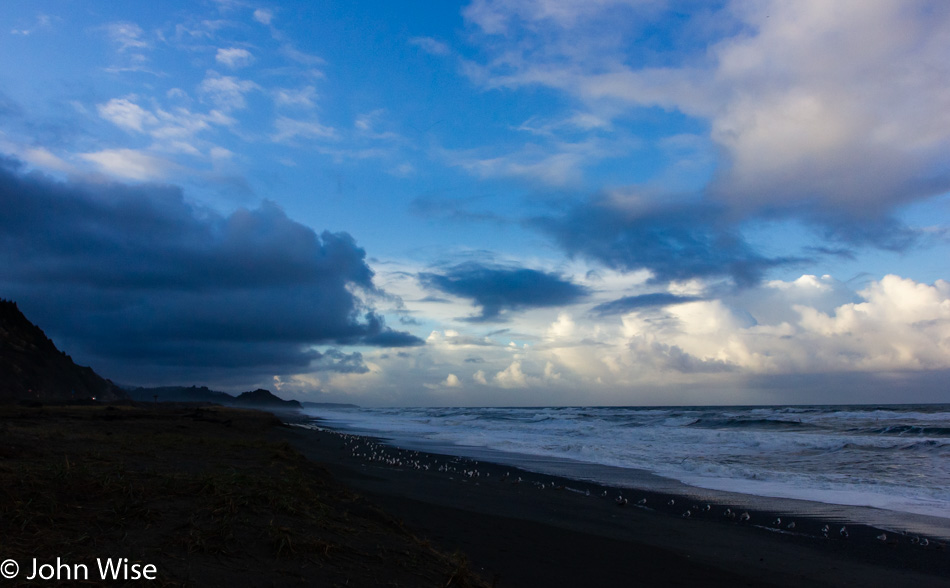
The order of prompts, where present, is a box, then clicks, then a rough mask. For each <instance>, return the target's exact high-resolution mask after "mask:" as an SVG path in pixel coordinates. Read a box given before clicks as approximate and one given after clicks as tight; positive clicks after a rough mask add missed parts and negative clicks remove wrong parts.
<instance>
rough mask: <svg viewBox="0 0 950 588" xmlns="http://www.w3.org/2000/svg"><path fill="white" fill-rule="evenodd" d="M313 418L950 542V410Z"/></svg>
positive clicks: (631, 410)
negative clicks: (821, 511) (804, 504)
mask: <svg viewBox="0 0 950 588" xmlns="http://www.w3.org/2000/svg"><path fill="white" fill-rule="evenodd" d="M310 413H311V414H312V415H314V416H317V417H320V418H321V419H323V421H324V422H325V423H327V424H328V425H330V426H332V427H334V428H338V429H340V430H345V431H349V432H353V433H360V434H366V435H373V436H377V437H382V438H385V439H387V440H389V441H390V442H391V443H392V444H394V445H398V446H402V447H408V448H415V449H425V450H429V451H434V452H441V453H447V454H451V455H460V456H466V457H474V458H477V459H486V460H491V461H495V462H500V463H508V464H511V465H516V466H521V467H524V468H525V469H529V470H535V471H543V472H545V473H552V474H558V475H562V476H566V477H569V478H574V479H582V480H590V481H594V482H599V483H606V484H616V485H631V486H640V487H643V486H650V485H651V484H652V485H653V486H654V487H657V486H656V484H657V481H656V480H657V479H659V480H661V481H662V480H668V481H674V482H676V483H679V484H684V485H686V486H688V487H689V488H694V489H707V490H710V491H721V492H729V493H739V494H742V495H748V496H758V497H773V498H783V499H795V500H802V501H809V502H810V503H818V504H825V505H846V506H854V507H872V508H873V509H875V510H878V511H881V512H880V513H878V514H881V513H891V516H889V517H888V516H876V517H871V518H876V519H878V520H876V521H871V522H877V523H879V524H880V523H881V521H884V522H886V523H888V525H889V526H890V527H892V528H894V527H900V526H901V525H900V522H907V521H917V522H919V523H920V524H918V525H917V528H919V529H925V530H927V531H929V532H931V533H934V534H938V535H941V536H943V537H950V405H900V406H897V405H883V406H771V407H763V406H755V407H659V408H656V407H651V408H638V407H552V408H321V409H319V410H312V411H310ZM644 474H648V475H647V476H644ZM660 484H661V485H662V482H661V483H660ZM657 489H666V490H670V489H671V488H670V487H665V488H657ZM835 512H837V513H838V514H842V513H846V512H847V511H842V510H838V511H835ZM851 514H852V515H854V512H851ZM867 514H868V513H867V512H865V514H864V515H858V517H859V518H860V517H862V516H863V517H864V518H868V516H867ZM901 515H905V516H901ZM914 515H921V516H916V517H915V516H914ZM846 518H847V517H846ZM850 518H855V517H854V516H851V517H850ZM861 522H866V521H861ZM903 527H904V528H906V529H912V528H913V527H914V525H912V524H905V525H903Z"/></svg>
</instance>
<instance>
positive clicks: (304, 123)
mask: <svg viewBox="0 0 950 588" xmlns="http://www.w3.org/2000/svg"><path fill="white" fill-rule="evenodd" d="M274 128H275V129H276V132H275V133H274V134H273V135H271V139H272V140H273V141H274V142H277V143H283V142H287V141H290V140H292V139H296V138H298V137H299V138H302V139H333V138H335V137H336V130H335V129H334V128H333V127H328V126H324V125H322V124H320V123H319V122H317V121H315V120H298V119H293V118H290V117H286V116H279V117H277V120H276V121H274Z"/></svg>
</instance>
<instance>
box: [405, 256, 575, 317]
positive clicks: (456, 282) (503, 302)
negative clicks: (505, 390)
mask: <svg viewBox="0 0 950 588" xmlns="http://www.w3.org/2000/svg"><path fill="white" fill-rule="evenodd" d="M419 281H420V283H421V284H422V285H423V286H424V287H426V288H431V289H435V290H438V291H440V292H444V293H446V294H451V295H453V296H458V297H460V298H468V299H471V300H472V301H473V302H474V303H475V304H476V305H478V306H480V307H481V309H482V312H481V314H480V315H479V316H477V317H473V318H472V319H471V320H472V321H476V322H481V321H494V320H499V319H501V318H502V317H501V315H502V314H503V313H506V312H509V311H519V310H526V309H530V308H544V307H551V306H561V305H565V304H573V303H575V302H579V301H580V300H582V299H584V298H585V297H586V296H587V295H588V291H587V289H586V288H585V287H583V286H579V285H577V284H575V283H573V282H571V281H570V280H567V279H564V278H562V277H561V276H558V275H556V274H552V273H547V272H543V271H539V270H534V269H528V268H519V267H502V266H488V265H482V264H479V263H476V262H466V263H462V264H459V265H456V266H454V267H451V268H448V269H447V270H446V271H444V272H443V273H433V272H423V273H420V274H419Z"/></svg>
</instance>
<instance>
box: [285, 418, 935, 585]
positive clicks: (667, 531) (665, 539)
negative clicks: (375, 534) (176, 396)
mask: <svg viewBox="0 0 950 588" xmlns="http://www.w3.org/2000/svg"><path fill="white" fill-rule="evenodd" d="M280 434H281V435H282V436H284V437H285V438H286V439H288V440H289V441H290V442H291V443H292V444H293V445H294V447H296V448H297V449H298V450H299V451H301V452H302V453H303V454H304V455H305V456H307V457H308V458H310V459H312V460H314V461H317V462H319V463H321V464H323V465H324V466H325V467H327V468H328V469H329V470H330V471H331V472H332V473H333V474H334V476H335V477H336V478H337V479H339V480H340V481H342V482H343V483H345V484H346V485H347V486H349V487H350V488H352V489H353V490H355V491H357V492H358V493H360V494H362V495H364V496H367V497H368V498H369V499H370V500H372V501H374V502H376V503H377V504H379V505H380V506H382V507H383V509H384V510H386V511H387V512H388V513H389V514H391V515H393V516H395V517H397V518H399V519H401V520H402V521H403V522H404V523H405V524H406V525H407V527H408V528H410V529H411V530H412V532H413V533H414V534H416V535H417V536H418V537H420V538H421V539H423V540H427V541H430V542H431V543H432V544H433V545H434V546H435V547H437V548H438V549H440V550H442V551H445V552H449V553H452V552H455V551H461V552H463V553H464V554H466V555H467V556H468V558H469V560H470V562H471V567H472V569H473V570H474V571H476V572H478V573H480V574H481V575H482V576H483V577H484V578H485V579H487V580H488V581H489V582H493V583H494V585H496V586H498V587H500V588H506V587H512V588H513V587H533V586H544V587H547V588H552V587H561V586H563V587H577V586H626V585H638V586H686V585H703V586H802V585H809V586H909V585H914V586H918V587H921V586H950V552H948V550H947V549H946V546H945V545H944V544H943V543H942V542H941V541H938V540H934V539H931V540H929V545H927V546H926V547H921V546H920V544H919V543H914V542H913V541H914V538H913V537H911V536H908V535H900V534H894V533H887V532H885V531H882V530H880V529H874V528H871V527H867V526H861V525H853V524H846V526H847V534H848V536H847V537H846V538H845V537H842V536H841V535H840V534H839V530H840V528H841V527H842V523H841V522H840V521H835V520H827V519H820V518H809V517H803V516H801V515H800V514H799V515H795V516H794V518H793V519H790V518H789V516H788V514H787V513H784V512H780V511H778V510H775V511H768V512H766V511H761V510H756V511H751V510H747V509H744V508H743V505H742V504H725V503H722V504H710V505H709V508H708V510H706V504H702V503H696V501H695V500H694V499H690V498H689V497H686V496H682V495H673V494H666V493H658V492H647V491H638V490H637V489H634V488H607V487H604V486H599V485H596V484H591V483H584V482H577V481H571V480H567V479H563V478H558V477H553V476H546V475H541V474H533V473H529V472H526V471H521V470H518V469H516V468H511V467H507V466H499V465H495V464H491V463H485V462H475V461H472V460H466V459H459V458H452V457H449V456H441V455H434V454H427V453H424V452H411V451H405V450H397V449H394V448H389V447H385V446H383V445H380V444H379V443H378V441H377V440H374V439H371V438H364V437H355V436H351V435H344V434H340V433H337V432H333V431H328V430H311V429H305V428H302V427H290V428H287V429H283V430H281V431H280ZM519 478H520V479H521V481H520V482H518V481H517V480H518V479H519ZM605 492H606V497H604V496H602V495H603V494H604V493H605ZM618 494H622V495H623V496H624V497H625V498H626V499H627V501H628V502H627V504H626V505H624V506H619V505H618V504H617V502H616V498H617V496H618ZM644 498H645V499H646V504H643V505H638V504H637V502H639V501H640V500H642V499H644ZM671 501H672V504H670V503H671ZM726 509H730V510H731V511H732V512H734V514H735V515H736V516H735V518H730V517H728V516H725V515H724V514H723V513H724V512H726ZM792 510H793V509H789V511H792ZM798 510H800V509H798ZM686 512H689V513H690V514H689V516H688V517H684V514H685V513H686ZM746 512H747V513H748V515H749V520H747V521H742V520H740V518H741V516H742V514H743V513H746ZM778 518H782V519H783V522H782V524H780V525H779V524H775V521H776V519H778ZM792 520H794V522H795V527H794V528H793V529H791V530H789V529H788V528H787V526H788V524H789V523H790V522H792ZM824 525H828V526H829V527H830V533H829V534H828V537H824V536H823V534H822V532H821V528H822V527H823V526H824ZM882 533H885V534H886V535H887V539H886V540H880V539H878V538H877V537H878V536H880V535H881V534H882Z"/></svg>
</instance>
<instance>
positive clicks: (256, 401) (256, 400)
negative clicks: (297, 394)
mask: <svg viewBox="0 0 950 588" xmlns="http://www.w3.org/2000/svg"><path fill="white" fill-rule="evenodd" d="M234 405H235V406H246V407H248V408H268V409H271V410H274V409H277V410H300V409H301V408H302V407H301V406H300V403H299V402H297V401H296V400H283V399H281V398H278V397H276V396H274V395H273V394H272V393H271V392H270V391H269V390H264V389H263V388H258V389H257V390H254V391H253V392H245V393H244V394H241V395H240V396H238V397H237V398H235V399H234Z"/></svg>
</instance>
